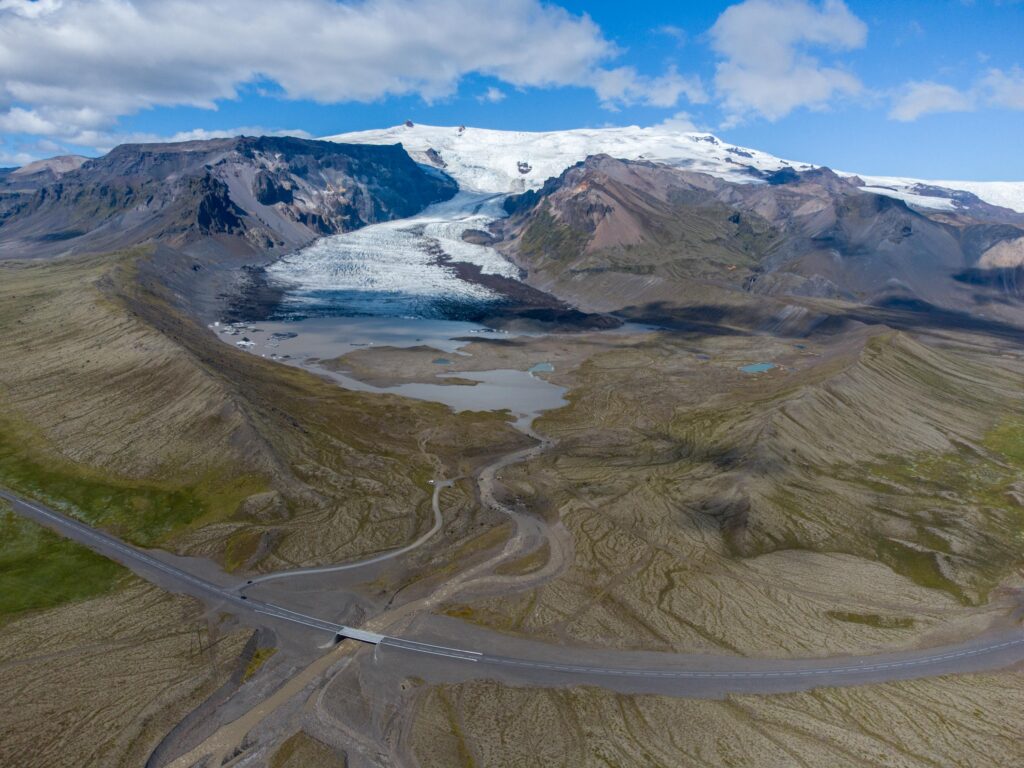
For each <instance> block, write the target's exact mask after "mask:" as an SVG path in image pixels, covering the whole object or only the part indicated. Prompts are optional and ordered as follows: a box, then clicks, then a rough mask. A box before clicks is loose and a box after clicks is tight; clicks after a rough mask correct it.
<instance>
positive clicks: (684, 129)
mask: <svg viewBox="0 0 1024 768" xmlns="http://www.w3.org/2000/svg"><path fill="white" fill-rule="evenodd" d="M651 127H652V128H661V129H664V130H670V131H680V132H681V133H690V132H693V131H697V130H699V129H698V128H697V124H696V123H694V122H693V116H692V115H690V113H689V112H676V113H675V114H674V115H672V117H667V118H665V119H664V120H662V121H661V122H660V123H658V124H657V125H653V126H651Z"/></svg>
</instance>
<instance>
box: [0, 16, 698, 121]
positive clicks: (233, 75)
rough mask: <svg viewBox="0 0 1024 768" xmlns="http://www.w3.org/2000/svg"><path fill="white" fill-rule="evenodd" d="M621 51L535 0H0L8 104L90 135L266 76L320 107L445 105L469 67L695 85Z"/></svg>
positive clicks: (12, 111)
mask: <svg viewBox="0 0 1024 768" xmlns="http://www.w3.org/2000/svg"><path fill="white" fill-rule="evenodd" d="M620 53H621V52H620V51H619V50H618V49H617V48H616V46H615V45H614V44H613V43H612V42H610V41H609V40H608V39H606V38H605V36H604V35H603V33H602V32H601V30H600V28H599V27H598V26H597V24H595V23H594V22H593V21H592V20H591V19H590V18H589V17H588V16H586V15H574V14H572V13H569V12H568V11H566V10H565V9H563V8H560V7H558V6H556V5H550V4H546V3H542V2H541V1H540V0H503V2H501V3H481V2H479V1H478V0H363V1H361V2H356V1H355V0H346V1H345V2H340V1H338V0H289V2H287V3H282V2H278V0H218V1H217V2H209V1H208V0H77V1H76V2H63V1H62V0H40V1H39V2H29V0H0V110H2V112H0V114H2V115H3V118H2V119H3V120H4V121H5V124H6V125H10V126H18V129H19V130H26V131H27V132H33V133H39V134H44V135H49V136H60V137H64V138H67V139H70V140H75V141H83V140H84V139H86V138H88V135H89V132H90V131H99V130H107V129H110V128H111V127H112V126H113V125H114V124H115V122H116V120H117V118H118V117H120V116H123V115H128V114H132V113H134V112H137V111H139V110H143V109H147V108H151V107H158V106H178V105H188V106H193V107H201V108H208V109H215V108H216V105H217V103H218V102H219V101H222V100H225V99H234V98H237V97H238V96H239V95H240V93H241V92H242V91H243V90H244V89H245V88H246V87H259V86H261V85H264V84H272V85H273V86H274V87H275V90H277V91H279V92H280V94H281V95H282V96H283V97H284V98H290V99H310V100H313V101H317V102H321V103H339V102H348V101H361V102H369V101H375V100H379V99H382V98H386V97H389V96H403V95H419V96H421V97H422V98H423V99H425V100H427V101H432V100H438V99H443V98H446V97H448V96H450V95H452V94H453V93H455V92H456V90H457V88H458V86H459V83H460V81H461V79H462V78H463V77H464V76H466V75H468V74H471V73H475V74H479V75H484V76H489V77H493V78H495V79H497V80H499V81H501V82H504V83H507V84H508V85H510V86H513V87H540V88H545V87H559V86H568V85H574V86H582V87H588V88H592V89H594V90H595V91H597V92H598V95H599V97H600V98H601V99H602V101H603V102H605V103H606V104H608V105H614V104H618V103H627V102H639V103H647V104H653V105H657V106H674V105H675V102H676V100H678V99H679V98H680V97H681V96H683V95H688V94H699V93H700V91H699V89H698V88H697V87H696V86H695V85H694V84H693V82H692V81H687V80H686V79H685V78H682V77H681V76H679V75H678V74H677V73H675V72H674V71H672V72H669V73H667V74H665V75H664V76H662V77H645V76H642V75H640V74H638V73H637V72H636V71H634V70H631V69H629V68H618V69H614V68H609V66H608V62H609V61H611V60H613V59H614V58H615V57H617V56H618V55H619V54H620ZM5 130H7V129H6V128H5ZM10 130H14V128H11V129H10Z"/></svg>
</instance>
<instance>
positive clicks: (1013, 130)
mask: <svg viewBox="0 0 1024 768" xmlns="http://www.w3.org/2000/svg"><path fill="white" fill-rule="evenodd" d="M1022 41H1024V2H1021V0H974V1H973V2H966V1H965V0H928V1H926V0H900V1H899V2H880V1H879V0H847V2H845V3H844V2H841V0H742V1H739V2H678V0H677V1H676V2H643V1H642V0H637V1H635V2H630V3H625V2H622V1H621V0H618V1H617V2H604V1H600V2H594V1H591V2H586V1H584V0H563V1H562V2H560V3H547V4H542V3H540V2H539V0H505V1H504V2H501V3H497V2H495V3H487V2H483V0H363V1H362V2H347V3H339V2H335V0H291V2H288V3H284V2H276V1H274V2H271V0H77V1H72V0H37V1H36V0H0V71H3V80H2V90H0V139H2V145H0V163H3V164H7V165H10V164H20V163H23V162H27V161H29V160H31V159H34V158H37V157H42V156H48V155H53V154H60V153H65V152H68V151H76V152H84V153H86V154H95V153H98V152H100V151H103V150H105V149H107V148H109V147H110V146H112V145H114V144H116V143H119V142H122V141H138V140H157V139H161V138H183V137H189V136H196V137H202V136H206V135H212V134H215V133H219V132H232V131H237V130H241V129H244V130H245V132H249V133H252V132H257V131H302V132H304V133H306V134H308V135H312V136H320V135H326V134H332V133H339V132H343V131H349V130H359V129H365V128H376V127H383V126H388V125H393V124H395V123H398V122H401V121H403V120H405V119H412V120H415V121H418V122H424V123H433V124H452V125H454V124H467V125H474V126H480V127H487V128H504V129H518V130H557V129H566V128H576V127H583V126H591V127H592V126H602V125H631V124H637V125H655V124H659V123H662V122H663V121H666V120H672V121H674V124H675V125H678V126H687V125H691V126H693V127H694V128H696V129H700V130H710V131H713V132H715V133H717V134H718V135H720V136H722V137H723V138H725V139H726V140H728V141H731V142H734V143H736V144H742V145H748V146H753V147H756V148H758V149H762V150H765V151H768V152H772V153H774V154H777V155H780V156H783V157H788V158H792V159H796V160H803V161H809V162H814V163H821V164H826V165H830V166H832V167H836V168H841V169H844V170H851V171H858V172H862V173H874V174H891V175H907V176H917V177H924V178H947V179H951V178H964V179H967V178H970V179H1004V180H1020V179H1024V151H1022V150H1024V139H1022V136H1024V45H1022V44H1021V43H1022Z"/></svg>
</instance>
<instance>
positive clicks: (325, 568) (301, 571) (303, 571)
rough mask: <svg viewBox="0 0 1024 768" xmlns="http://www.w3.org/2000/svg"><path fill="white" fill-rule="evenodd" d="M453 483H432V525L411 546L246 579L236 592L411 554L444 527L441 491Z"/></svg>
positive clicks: (362, 566) (442, 481) (452, 481)
mask: <svg viewBox="0 0 1024 768" xmlns="http://www.w3.org/2000/svg"><path fill="white" fill-rule="evenodd" d="M454 483H455V480H454V479H453V480H439V481H436V482H435V483H434V495H433V498H432V500H431V506H432V507H433V510H434V524H433V526H432V527H431V528H430V530H429V531H427V532H426V533H424V534H423V535H422V536H420V537H419V538H418V539H416V541H414V542H412V543H411V544H406V545H405V546H404V547H399V548H398V549H389V550H388V551H387V552H382V553H381V554H379V555H374V556H373V557H368V558H365V559H363V560H353V561H351V562H348V563H339V564H338V565H322V566H312V567H309V568H293V569H290V570H287V571H275V572H274V573H268V574H265V575H263V576H256V577H254V578H252V579H247V580H246V582H245V583H244V584H240V585H239V586H238V591H239V592H240V593H241V592H244V591H245V590H246V589H248V588H250V587H254V586H256V585H257V584H263V583H264V582H267V581H277V580H279V579H291V578H295V577H296V576H311V575H314V574H320V573H337V572H338V571H350V570H354V569H356V568H365V567H366V566H368V565H375V564H376V563H383V562H385V561H387V560H391V559H392V558H395V557H399V556H401V555H404V554H406V553H408V552H412V551H413V550H414V549H417V548H418V547H421V546H423V545H424V544H426V543H427V542H428V541H429V540H430V539H431V538H432V537H433V536H434V534H436V533H437V532H438V531H440V530H441V527H442V526H443V525H444V517H443V516H442V515H441V491H443V490H444V489H445V488H451V487H452V485H453V484H454Z"/></svg>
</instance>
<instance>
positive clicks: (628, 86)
mask: <svg viewBox="0 0 1024 768" xmlns="http://www.w3.org/2000/svg"><path fill="white" fill-rule="evenodd" d="M590 84H591V85H592V87H593V88H594V90H595V91H596V92H597V96H598V98H599V99H601V102H602V104H603V105H604V106H605V107H606V108H609V109H614V108H615V106H616V105H617V104H643V105H645V106H648V107H662V108H670V107H674V106H676V104H678V103H679V100H680V99H681V98H682V97H683V96H685V97H686V98H687V100H688V101H690V102H692V103H694V104H703V103H705V102H706V101H707V100H708V96H707V93H706V92H705V90H704V86H703V85H702V84H701V82H700V79H699V78H696V77H687V76H684V75H681V74H679V72H678V71H677V70H676V68H675V67H669V68H668V71H667V72H665V74H664V75H661V76H659V77H647V76H645V75H641V74H640V73H639V72H637V70H636V68H635V67H616V68H615V69H607V70H602V71H600V72H597V73H595V75H594V76H593V78H592V79H591V83H590Z"/></svg>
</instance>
